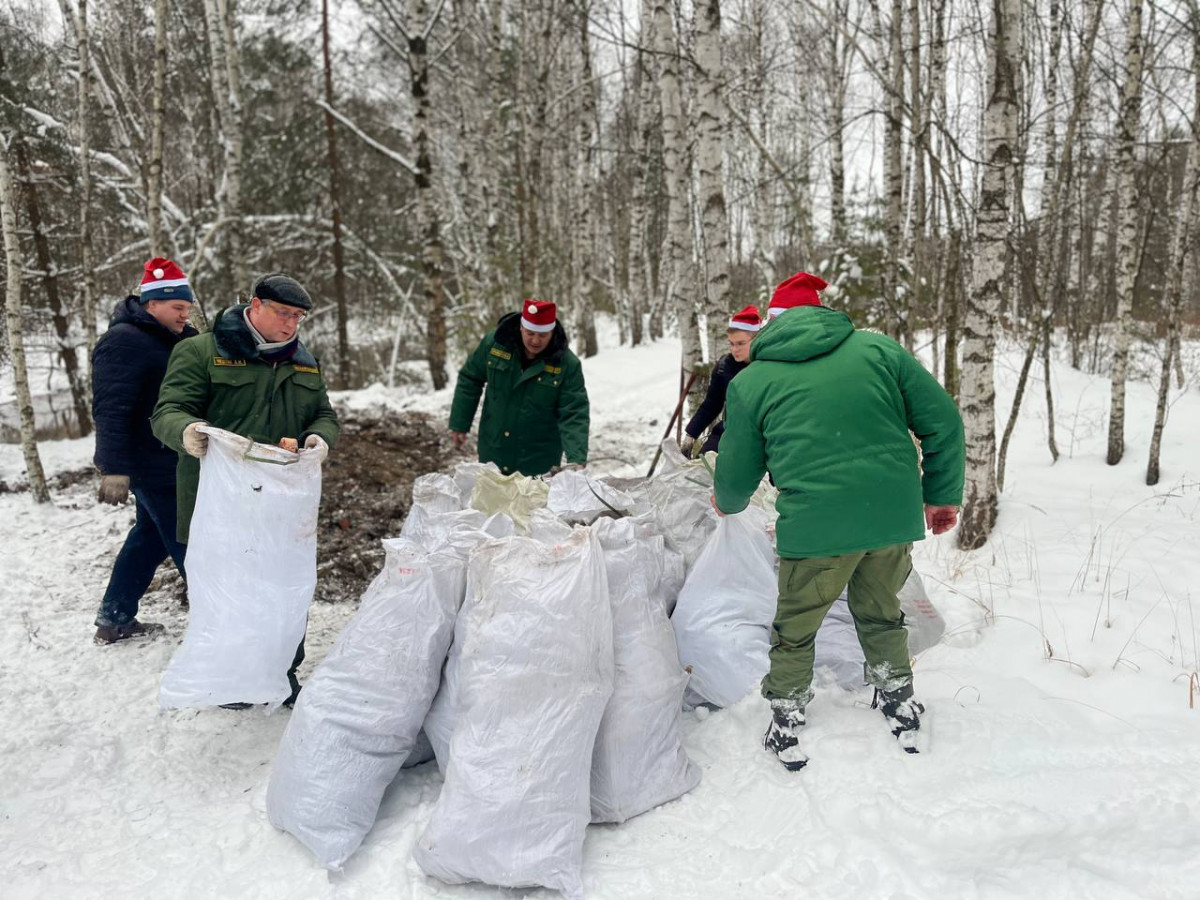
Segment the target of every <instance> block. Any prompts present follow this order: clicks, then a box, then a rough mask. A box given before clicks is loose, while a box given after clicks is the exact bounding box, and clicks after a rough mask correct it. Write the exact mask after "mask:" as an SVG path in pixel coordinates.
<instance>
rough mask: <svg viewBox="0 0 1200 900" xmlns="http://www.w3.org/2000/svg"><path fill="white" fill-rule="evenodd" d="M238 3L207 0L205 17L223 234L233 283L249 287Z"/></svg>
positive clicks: (232, 0)
mask: <svg viewBox="0 0 1200 900" xmlns="http://www.w3.org/2000/svg"><path fill="white" fill-rule="evenodd" d="M235 3H236V0H204V17H205V21H206V24H207V27H208V46H209V59H210V63H211V70H212V85H213V94H214V95H215V99H216V109H217V119H218V121H219V123H220V126H221V143H222V150H223V158H224V171H223V173H222V183H221V189H220V194H219V197H218V217H219V218H220V219H224V220H225V221H226V224H225V233H224V236H223V238H224V245H225V253H226V265H227V266H228V267H229V271H230V272H231V273H232V277H233V281H234V286H235V288H237V289H240V290H249V288H250V284H249V281H250V277H249V275H248V269H247V266H246V259H245V254H244V252H243V227H242V210H241V205H242V127H241V122H242V118H241V117H242V102H241V62H240V59H239V54H240V51H239V49H238V46H237V36H236V30H235V28H234V21H235V18H236V6H235Z"/></svg>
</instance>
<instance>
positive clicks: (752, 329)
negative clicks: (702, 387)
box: [680, 306, 763, 456]
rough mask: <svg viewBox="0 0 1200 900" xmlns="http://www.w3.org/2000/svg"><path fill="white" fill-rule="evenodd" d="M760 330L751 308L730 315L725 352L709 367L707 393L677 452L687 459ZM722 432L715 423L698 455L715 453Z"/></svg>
mask: <svg viewBox="0 0 1200 900" xmlns="http://www.w3.org/2000/svg"><path fill="white" fill-rule="evenodd" d="M762 326H763V320H762V316H760V315H759V314H758V310H757V309H755V308H754V307H753V306H745V307H743V308H742V309H740V310H738V311H737V312H736V313H734V314H733V317H732V318H730V320H729V331H728V335H729V352H728V353H726V354H725V355H724V356H722V357H721V358H720V359H718V360H717V364H716V365H715V366H713V371H712V378H711V379H710V380H709V382H708V393H707V394H705V396H704V402H703V403H701V404H700V408H699V409H698V410H696V414H695V415H694V416H692V420H691V421H690V422H688V423H687V428H685V429H684V430H685V431H686V432H687V437H686V438H684V440H683V444H682V445H681V447H680V449H682V450H683V452H684V454H685V455H687V456H693V455H695V452H696V440H697V439H698V438H699V437H700V435H701V434H703V433H704V429H706V428H707V427H708V426H709V425H711V424H712V423H713V422H715V421H716V420H717V418H718V417H720V416H721V414H722V412H724V410H725V390H726V389H727V388H728V387H729V382H731V381H732V380H733V376H735V375H736V374H737V373H738V372H740V371H742V369H744V368H746V366H748V365H750V342H751V341H752V340H754V335H756V334H758V332H759V329H761V328H762ZM724 431H725V423H724V422H717V426H716V427H715V428H714V429H713V430H712V432H711V433H710V434H709V435H708V440H706V441H705V442H704V445H703V446H702V447H701V448H700V452H701V453H707V452H708V451H709V450H712V451H714V452H715V451H716V449H717V445H718V444H720V443H721V435H722V434H723V433H724Z"/></svg>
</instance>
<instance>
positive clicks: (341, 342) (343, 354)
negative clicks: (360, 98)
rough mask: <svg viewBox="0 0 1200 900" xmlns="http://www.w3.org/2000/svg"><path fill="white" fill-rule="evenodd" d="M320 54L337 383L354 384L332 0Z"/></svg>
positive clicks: (325, 12) (325, 1) (324, 6)
mask: <svg viewBox="0 0 1200 900" xmlns="http://www.w3.org/2000/svg"><path fill="white" fill-rule="evenodd" d="M321 56H322V60H323V62H324V68H325V142H326V145H327V147H328V150H329V207H330V209H329V224H330V231H331V233H332V237H333V298H334V304H335V306H336V308H337V338H338V369H337V371H338V383H339V384H338V386H339V387H340V388H341V389H342V390H346V389H348V388H349V387H350V386H351V374H352V373H351V371H350V338H349V336H348V335H347V331H346V319H347V313H346V263H345V257H344V255H343V252H342V184H341V182H342V173H341V168H340V166H339V165H338V147H337V130H336V129H335V128H334V124H333V111H332V110H333V57H332V54H331V53H330V51H329V0H321Z"/></svg>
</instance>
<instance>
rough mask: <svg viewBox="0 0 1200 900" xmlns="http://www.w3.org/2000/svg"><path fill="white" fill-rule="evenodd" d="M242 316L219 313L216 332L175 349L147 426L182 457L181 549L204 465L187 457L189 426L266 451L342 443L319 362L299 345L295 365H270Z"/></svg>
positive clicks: (178, 489) (179, 475) (238, 310)
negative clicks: (205, 426) (285, 445)
mask: <svg viewBox="0 0 1200 900" xmlns="http://www.w3.org/2000/svg"><path fill="white" fill-rule="evenodd" d="M244 309H245V307H244V306H234V307H231V308H230V309H227V310H222V311H221V312H219V313H217V317H216V319H215V320H214V321H213V326H212V331H209V332H206V333H204V334H201V335H198V336H197V337H194V338H189V339H188V340H186V341H183V342H182V343H180V344H179V346H177V347H176V348H175V350H174V351H173V352H172V353H171V360H170V362H169V363H167V374H166V377H165V378H164V379H163V383H162V389H161V390H160V391H159V394H158V405H157V406H156V407H155V408H154V415H153V416H152V417H151V419H150V425H151V428H152V429H153V430H154V434H155V436H156V437H157V438H158V439H159V440H160V441H162V442H163V443H164V444H166V445H167V446H168V447H171V448H172V449H174V450H175V451H177V452H178V453H179V465H178V469H177V470H176V471H177V481H176V496H177V500H178V509H179V513H178V525H177V536H178V538H179V540H180V541H181V542H184V543H186V542H187V539H188V525H189V524H190V522H191V520H192V510H193V508H194V507H195V505H196V489H197V487H198V486H199V482H200V460H198V459H196V458H195V457H193V456H190V455H188V454H187V453H185V452H184V449H183V430H184V429H185V428H186V427H187V426H188V425H190V424H191V423H192V422H197V421H204V422H208V423H209V424H210V425H215V426H216V427H217V428H223V429H225V430H226V431H232V432H234V433H235V434H240V435H242V436H244V437H248V438H250V439H252V440H255V441H260V442H262V443H264V444H276V443H278V442H279V440H280V439H281V438H285V437H292V438H296V439H297V440H298V441H299V443H300V446H301V447H303V446H304V441H305V439H306V438H307V437H308V436H309V435H310V434H318V435H320V436H321V438H322V439H323V440H324V441H325V443H326V444H328V445H329V446H330V448H332V447H333V445H334V443H335V442H336V441H337V437H338V420H337V414H336V413H335V412H334V411H333V407H332V406H330V404H329V397H328V395H327V394H326V392H325V380H324V379H323V378H322V377H321V368H320V366H319V365H318V364H317V361H316V359H315V358H314V357H313V355H312V354H311V353H309V351H308V349H307V348H306V347H305V346H304V345H303V344H298V346H297V347H296V352H295V353H294V354H293V356H292V357H291V359H288V360H286V361H284V362H280V363H277V364H275V365H272V364H270V363H268V362H265V361H264V360H263V359H261V358H260V356H259V352H258V347H257V342H256V341H255V339H254V336H253V335H252V334H251V333H250V330H249V329H248V328H247V327H246V322H245V319H244V318H243V315H242V313H243V310H244Z"/></svg>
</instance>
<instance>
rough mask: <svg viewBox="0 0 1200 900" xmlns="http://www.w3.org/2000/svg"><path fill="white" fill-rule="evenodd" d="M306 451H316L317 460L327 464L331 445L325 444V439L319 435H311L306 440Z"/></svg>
mask: <svg viewBox="0 0 1200 900" xmlns="http://www.w3.org/2000/svg"><path fill="white" fill-rule="evenodd" d="M304 449H305V450H315V451H316V453H317V459H318V460H320V461H321V462H325V457H327V456H329V445H328V444H327V443H325V439H324V438H323V437H321V436H320V435H319V434H310V435H309V436H308V437H306V438H305V439H304Z"/></svg>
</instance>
